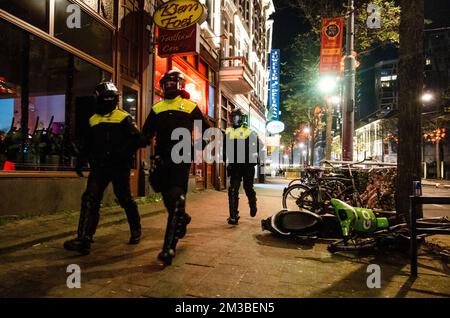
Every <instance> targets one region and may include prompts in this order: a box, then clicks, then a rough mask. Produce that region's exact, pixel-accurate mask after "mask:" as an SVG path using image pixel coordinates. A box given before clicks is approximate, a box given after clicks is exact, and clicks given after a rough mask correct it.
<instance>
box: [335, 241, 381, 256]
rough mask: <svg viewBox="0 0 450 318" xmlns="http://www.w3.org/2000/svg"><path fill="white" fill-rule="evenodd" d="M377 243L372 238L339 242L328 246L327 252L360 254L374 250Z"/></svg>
mask: <svg viewBox="0 0 450 318" xmlns="http://www.w3.org/2000/svg"><path fill="white" fill-rule="evenodd" d="M376 245H377V241H376V240H375V239H374V238H352V239H349V240H339V241H336V242H333V243H331V244H330V245H329V246H328V251H330V252H331V253H336V252H362V251H367V250H371V249H373V248H375V247H376Z"/></svg>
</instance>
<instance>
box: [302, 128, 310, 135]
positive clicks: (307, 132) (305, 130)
mask: <svg viewBox="0 0 450 318" xmlns="http://www.w3.org/2000/svg"><path fill="white" fill-rule="evenodd" d="M303 132H304V133H305V134H309V133H310V132H311V130H310V129H309V127H305V129H303Z"/></svg>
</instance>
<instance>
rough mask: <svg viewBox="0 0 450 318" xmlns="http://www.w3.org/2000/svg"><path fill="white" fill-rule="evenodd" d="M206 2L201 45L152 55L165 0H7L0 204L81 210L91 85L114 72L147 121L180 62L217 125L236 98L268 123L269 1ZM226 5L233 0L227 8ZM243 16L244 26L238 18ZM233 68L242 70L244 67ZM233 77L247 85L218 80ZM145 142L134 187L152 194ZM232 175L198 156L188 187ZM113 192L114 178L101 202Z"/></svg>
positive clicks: (1, 208) (0, 85) (0, 9)
mask: <svg viewBox="0 0 450 318" xmlns="http://www.w3.org/2000/svg"><path fill="white" fill-rule="evenodd" d="M201 2H203V3H204V4H205V5H206V6H207V7H208V9H209V10H208V17H207V20H206V21H205V22H204V23H203V24H202V25H201V27H200V29H201V34H200V35H201V36H200V37H199V42H200V43H199V44H200V45H199V48H200V50H199V52H198V54H187V55H184V56H183V55H179V56H173V57H170V58H159V57H158V55H157V53H158V46H157V45H156V40H157V37H156V35H157V34H156V33H157V32H156V28H155V25H154V23H153V20H152V14H153V12H154V10H155V8H156V7H157V6H158V5H159V4H160V3H162V1H155V0H33V1H22V0H11V1H1V2H0V38H1V41H2V46H1V47H0V58H1V59H2V61H3V63H1V64H0V193H1V194H2V200H0V215H2V214H23V213H27V214H39V213H49V212H56V211H61V210H71V209H73V210H76V209H79V201H80V197H81V193H82V191H83V190H84V187H85V183H86V179H85V178H77V177H76V176H75V174H74V172H73V168H74V164H75V153H76V145H77V141H78V139H79V136H80V134H81V133H82V131H83V129H84V125H85V123H86V122H87V118H89V116H90V114H91V113H92V109H93V105H92V97H91V96H92V92H93V88H94V87H95V85H96V84H97V83H98V82H100V81H102V80H112V81H113V82H114V83H116V85H117V87H118V88H119V90H120V92H121V101H120V103H121V107H122V108H123V109H125V110H126V111H128V112H129V113H131V115H132V116H133V118H134V121H135V123H136V125H137V126H138V127H142V125H143V124H144V121H145V119H146V117H147V115H148V113H149V111H150V109H151V106H152V105H153V104H154V103H155V102H157V101H158V100H159V99H160V98H161V91H160V89H159V83H158V82H159V79H160V78H161V76H162V74H163V73H164V72H166V71H167V70H169V69H172V68H175V69H179V70H180V71H182V72H183V73H184V74H185V75H186V78H187V82H188V84H187V89H188V90H189V91H190V93H191V96H192V99H193V100H194V101H196V102H197V103H198V104H199V106H200V107H201V109H202V110H203V112H204V114H205V115H206V116H208V118H209V120H210V123H211V125H213V126H216V127H221V128H223V129H225V128H226V125H227V120H228V111H229V110H230V107H231V105H235V106H238V107H242V108H243V109H244V110H247V112H248V113H249V114H250V118H251V119H250V121H251V126H252V127H253V128H256V129H258V131H259V133H260V134H264V128H265V107H264V105H265V104H266V103H265V99H266V98H267V96H266V95H267V92H266V90H267V89H266V88H265V87H266V86H265V85H267V54H266V52H267V50H268V48H270V43H271V38H270V36H271V24H270V21H268V16H269V14H270V12H271V11H273V4H272V2H271V1H269V0H262V1H246V3H244V2H242V4H241V3H240V2H239V1H235V2H229V1H220V0H213V1H201ZM227 5H228V6H232V9H234V11H232V15H231V16H229V13H230V12H231V11H229V10H228V11H227V10H226V7H227ZM242 10H244V11H242ZM246 10H247V11H246ZM244 16H245V17H247V18H251V19H252V21H251V22H250V21H248V22H245V20H244V19H241V18H240V17H244ZM230 17H231V18H232V19H229V18H230ZM224 21H229V22H230V23H229V24H227V25H224ZM243 21H244V22H245V23H244V24H245V25H239V23H241V24H242V22H243ZM227 23H228V22H227ZM244 31H245V32H244ZM225 34H226V35H227V37H225ZM260 41H263V44H260ZM244 43H246V45H247V47H246V46H245V45H244ZM221 52H223V54H221ZM238 56H245V59H244V58H241V59H239V58H238ZM227 60H228V61H229V62H230V63H231V62H232V63H233V65H231V64H227ZM237 61H243V62H244V63H242V64H239V65H238V63H239V62H237ZM234 63H236V64H234ZM233 68H235V69H237V70H239V69H241V70H245V74H246V75H245V78H244V77H243V74H242V73H241V74H240V75H239V73H236V72H235V71H234V70H233ZM223 70H225V71H226V70H228V71H230V70H231V72H230V73H228V74H223V73H222V71H223ZM227 80H229V81H234V80H236V81H237V82H238V83H240V84H238V85H237V86H238V87H239V86H240V85H241V84H248V85H249V87H248V88H249V89H248V91H245V92H241V91H236V90H233V85H232V86H231V87H230V86H228V88H227V87H226V83H224V84H221V81H222V82H226V81H227ZM222 87H223V88H222ZM234 88H235V87H234ZM5 141H7V142H5ZM150 152H151V150H150V149H149V148H147V149H145V150H140V151H139V153H138V154H137V157H136V161H135V165H134V167H133V170H132V180H131V188H132V192H133V194H134V195H140V196H143V195H146V194H148V193H149V186H148V181H147V177H146V175H145V171H146V170H145V169H144V167H145V166H148V158H149V154H150ZM11 163H12V165H11ZM225 180H226V178H225V174H224V169H223V167H220V166H214V165H206V164H198V165H195V166H193V168H192V175H191V182H190V189H194V188H197V189H203V188H216V189H220V188H223V187H224V186H225ZM31 189H32V191H31ZM6 193H9V195H8V196H6V195H4V194H6ZM113 200H114V196H113V194H112V191H111V189H108V190H107V192H106V194H105V198H104V202H105V203H108V202H112V201H113Z"/></svg>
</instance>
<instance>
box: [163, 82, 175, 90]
mask: <svg viewBox="0 0 450 318" xmlns="http://www.w3.org/2000/svg"><path fill="white" fill-rule="evenodd" d="M163 89H164V90H165V91H173V90H177V89H178V81H173V80H168V81H165V82H164V83H163Z"/></svg>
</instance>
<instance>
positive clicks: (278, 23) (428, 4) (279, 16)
mask: <svg viewBox="0 0 450 318" xmlns="http://www.w3.org/2000/svg"><path fill="white" fill-rule="evenodd" d="M274 5H275V10H276V11H275V13H274V14H273V15H272V16H271V18H272V19H273V20H274V29H273V44H272V46H273V48H274V49H280V50H281V61H282V62H286V60H288V58H289V47H290V45H291V44H292V42H293V39H294V38H295V36H296V35H297V34H300V33H303V32H307V31H308V30H309V24H308V22H306V21H305V20H304V19H303V17H302V16H301V14H300V12H298V11H295V10H293V9H292V8H291V7H288V6H287V5H286V0H274ZM425 16H426V18H427V19H428V20H431V21H432V24H429V25H426V28H439V27H448V26H450V22H449V21H450V19H449V17H450V0H425Z"/></svg>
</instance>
